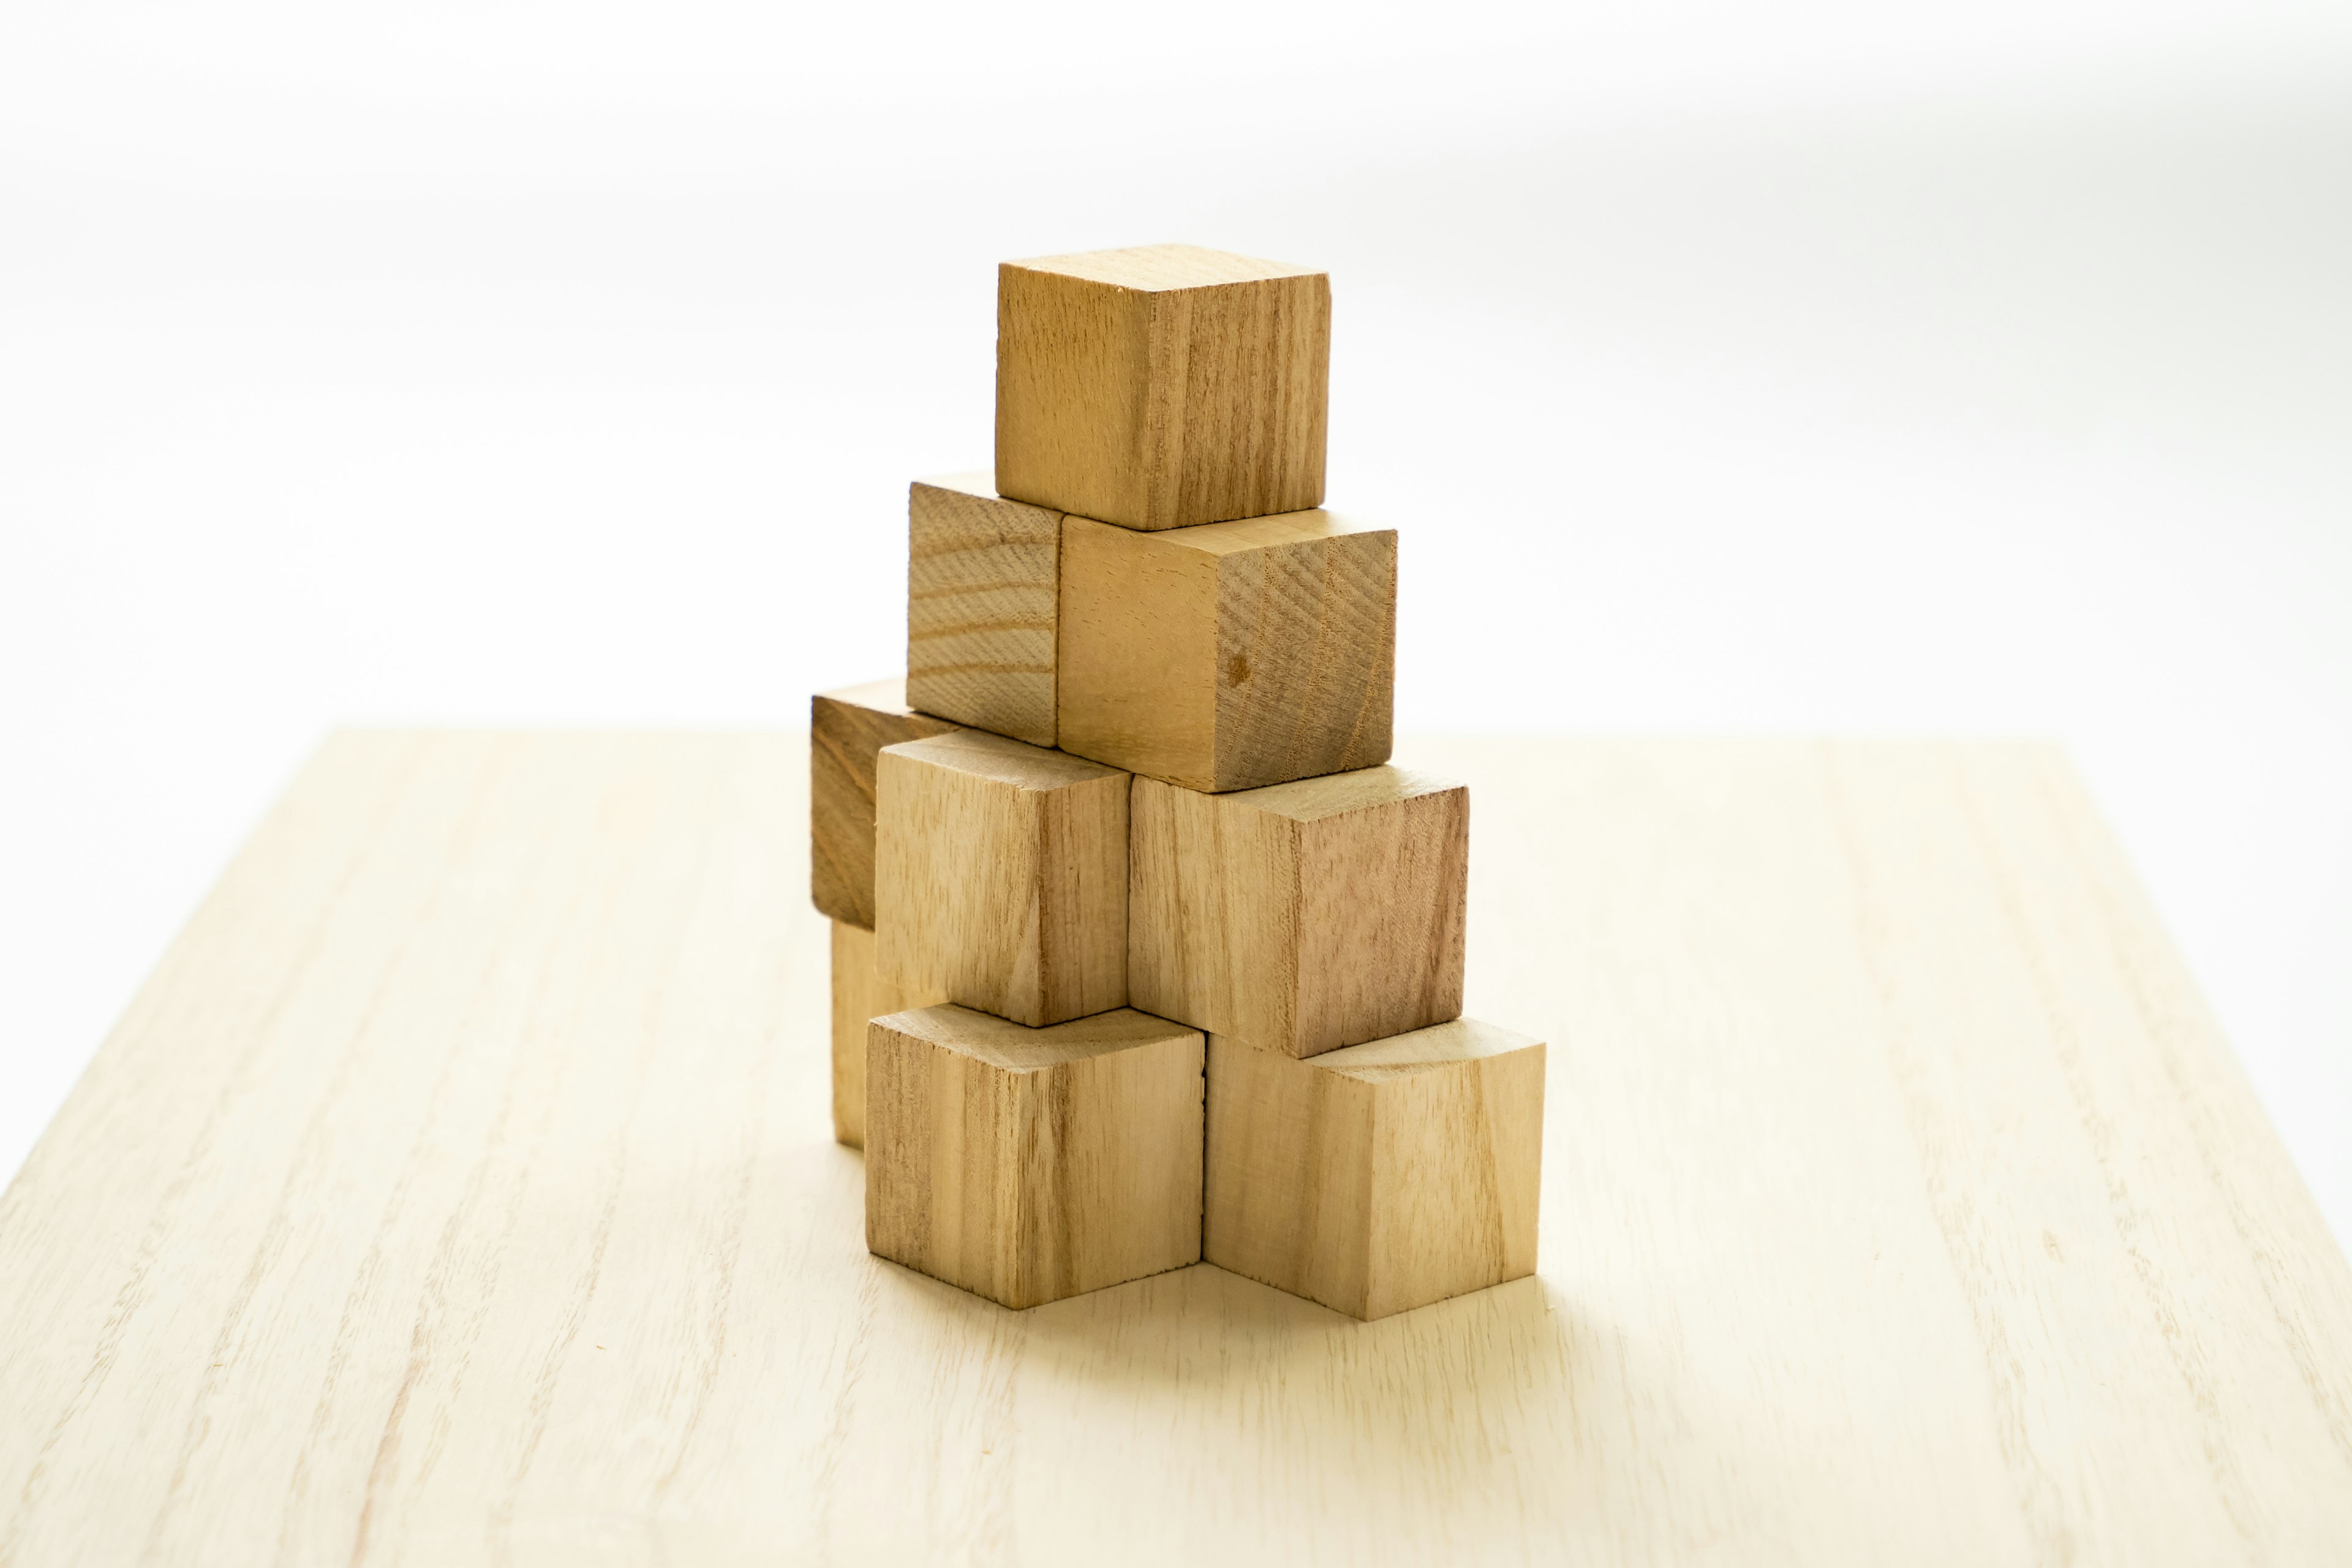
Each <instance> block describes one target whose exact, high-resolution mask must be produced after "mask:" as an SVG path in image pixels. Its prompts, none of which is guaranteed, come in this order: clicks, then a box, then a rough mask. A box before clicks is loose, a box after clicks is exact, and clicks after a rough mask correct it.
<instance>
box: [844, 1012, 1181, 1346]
mask: <svg viewBox="0 0 2352 1568" xmlns="http://www.w3.org/2000/svg"><path fill="white" fill-rule="evenodd" d="M1202 1048H1203V1042H1202V1038H1201V1036H1200V1035H1199V1033H1197V1032H1196V1031H1194V1030H1192V1029H1187V1028H1185V1027H1183V1026H1181V1025H1177V1024H1171V1023H1169V1022H1168V1021H1167V1020H1165V1019H1163V1018H1153V1017H1150V1016H1146V1015H1144V1014H1141V1013H1133V1012H1129V1011H1127V1010H1125V1009H1121V1010H1119V1011H1118V1012H1113V1013H1099V1014H1097V1015H1096V1016H1093V1017H1090V1018H1082V1019H1079V1020H1078V1021H1077V1022H1076V1023H1070V1024H1061V1025H1057V1026H1054V1027H1052V1028H1047V1029H1028V1028H1024V1027H1022V1026H1020V1025H1018V1024H1012V1023H1007V1022H1006V1021H1005V1020H1003V1019H1002V1018H993V1017H991V1016H988V1015H986V1014H984V1013H975V1012H971V1011H970V1010H968V1009H966V1008H962V1007H952V1006H950V1007H926V1008H924V1009H922V1010H920V1011H919V1012H911V1013H899V1014H896V1015H894V1016H889V1017H884V1018H877V1019H875V1020H874V1022H873V1023H872V1025H871V1026H869V1027H868V1031H867V1043H866V1052H867V1055H866V1247H867V1248H868V1249H869V1250H871V1251H873V1252H875V1253H877V1254H879V1255H880V1256H882V1257H884V1258H890V1259H891V1260H893V1261H894V1262H898V1263H903V1264H905V1265H906V1266H907V1267H908V1268H914V1269H919V1270H920V1271H921V1272H923V1273H925V1274H929V1275H930V1276H931V1277H932V1278H933V1279H944V1280H946V1281H947V1282H948V1283H949V1284H950V1285H958V1286H961V1287H962V1288H963V1289H967V1290H971V1291H974V1292H976V1293H978V1294H980V1295H982V1296H985V1297H987V1298H988V1299H989V1300H992V1301H998V1302H1002V1303H1003V1305H1005V1306H1007V1307H1034V1306H1035V1305H1037V1304H1038V1303H1039V1302H1041V1301H1054V1300H1060V1299H1061V1298H1063V1297H1065V1296H1075V1295H1077V1294H1079V1293H1080V1292H1082V1291H1087V1290H1099V1289H1102V1288H1103V1287H1104V1286H1106V1285H1116V1284H1118V1283H1119V1282H1120V1281H1122V1280H1127V1279H1141V1278H1142V1277H1143V1276H1145V1275H1147V1274H1158V1273H1160V1272H1162V1271H1163V1270H1166V1269H1170V1268H1182V1267H1184V1266H1185V1265H1186V1264H1188V1263H1196V1262H1198V1261H1199V1260H1200V1257H1201V1146H1202V1140H1201V1117H1202V1076H1201V1069H1202Z"/></svg>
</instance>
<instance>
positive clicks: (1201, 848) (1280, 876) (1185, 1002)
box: [926, 742, 1470, 1057]
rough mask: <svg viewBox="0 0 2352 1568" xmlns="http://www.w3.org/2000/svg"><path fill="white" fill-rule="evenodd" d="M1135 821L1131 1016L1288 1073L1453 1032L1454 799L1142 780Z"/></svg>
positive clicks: (1459, 826) (1310, 784)
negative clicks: (1265, 1055)
mask: <svg viewBox="0 0 2352 1568" xmlns="http://www.w3.org/2000/svg"><path fill="white" fill-rule="evenodd" d="M926 743H927V744H938V743H939V742H926ZM1129 813H1130V816H1131V820H1132V823H1133V831H1132V833H1131V835H1130V837H1129V856H1130V867H1129V889H1130V899H1129V905H1128V955H1127V984H1128V995H1129V999H1130V1000H1131V1001H1132V1002H1133V1003H1134V1005H1136V1006H1138V1007H1140V1008H1142V1009H1144V1010H1145V1011H1146V1012H1150V1013H1157V1014H1159V1015H1160V1016H1162V1017H1167V1018H1175V1019H1178V1020H1180V1021H1181V1022H1183V1023H1187V1024H1190V1025H1192V1026H1194V1027H1196V1028H1201V1029H1206V1030H1208V1031H1210V1032H1211V1033H1212V1034H1217V1035H1224V1036H1231V1037H1238V1038H1240V1039H1243V1040H1246V1041H1248V1042H1249V1043H1250V1044H1251V1045H1253V1046H1255V1047H1258V1048H1260V1049H1262V1050H1267V1051H1274V1052H1277V1053H1279V1054H1282V1055H1285V1056H1292V1057H1311V1056H1314V1055H1317V1054H1318V1053H1319V1052H1323V1051H1330V1050H1337V1049H1338V1048H1339V1047H1342V1046H1352V1045H1356V1044H1358V1043H1360V1042H1362V1041H1366V1040H1377V1039H1382V1038H1385V1037H1388V1036H1391V1035H1401V1034H1403V1033H1405V1032H1406V1031H1407V1030H1411V1029H1418V1028H1420V1027H1422V1026H1423V1025H1427V1024H1437V1023H1443V1022H1444V1021H1445V1020H1446V1019H1449V1018H1453V1017H1456V1016H1460V1014H1461V1011H1462V961H1463V923H1464V918H1465V904H1466V900H1467V891H1468V886H1469V856H1470V792H1469V791H1468V790H1467V789H1465V788H1464V787H1463V786H1462V785H1460V784H1453V783H1450V782H1448V781H1446V780H1444V779H1439V778H1433V777H1431V776H1430V775H1428V774H1426V773H1409V772H1407V771H1406V770H1404V769H1402V768H1396V767H1378V768H1367V769H1364V770H1362V771H1361V772H1359V773H1335V774H1333V775H1332V776H1330V777H1328V778H1319V779H1302V780H1300V781H1298V782H1297V783H1296V784H1276V785H1275V786H1273V787H1272V788H1270V789H1256V790H1247V791H1244V792H1243V793H1241V794H1238V795H1202V794H1198V793H1196V792H1194V791H1192V790H1187V789H1179V788H1177V787H1175V786H1174V785H1171V784H1160V783H1158V782H1157V781H1155V780H1151V779H1143V778H1139V779H1137V780H1136V781H1135V790H1134V794H1133V796H1132V798H1131V800H1130V803H1129Z"/></svg>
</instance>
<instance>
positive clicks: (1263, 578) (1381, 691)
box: [1212, 529, 1397, 790]
mask: <svg viewBox="0 0 2352 1568" xmlns="http://www.w3.org/2000/svg"><path fill="white" fill-rule="evenodd" d="M1396 552H1397V536H1396V533H1395V531H1393V530H1386V529H1384V530H1376V531H1363V532H1353V533H1338V534H1332V535H1329V536H1328V537H1325V538H1320V539H1312V540H1305V541H1301V542H1296V543H1288V544H1268V545H1265V546H1261V547H1259V548H1256V549H1251V550H1240V551H1235V552H1232V553H1230V554H1226V555H1224V556H1222V557H1221V558H1220V559H1219V561H1218V563H1217V579H1218V581H1217V617H1216V620H1217V634H1216V635H1217V651H1216V668H1217V684H1216V697H1217V716H1216V761H1215V765H1214V767H1213V778H1214V784H1213V786H1212V787H1213V788H1216V789H1219V790H1236V789H1255V788H1258V787H1260V786H1263V785H1266V784H1283V783H1286V782H1288V781H1290V780H1293V779H1302V778H1315V777H1318V776H1320V775H1322V774H1325V773H1346V772H1350V771H1353V770H1355V769H1359V768H1369V767H1373V766H1376V765H1378V764H1379V763H1384V762H1386V761H1388V759H1389V754H1390V752H1391V749H1392V744H1393V731H1394V718H1393V713H1394V703H1395V689H1396V584H1397V554H1396Z"/></svg>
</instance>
